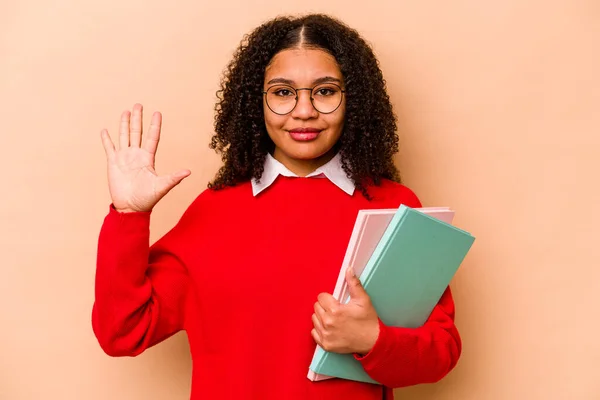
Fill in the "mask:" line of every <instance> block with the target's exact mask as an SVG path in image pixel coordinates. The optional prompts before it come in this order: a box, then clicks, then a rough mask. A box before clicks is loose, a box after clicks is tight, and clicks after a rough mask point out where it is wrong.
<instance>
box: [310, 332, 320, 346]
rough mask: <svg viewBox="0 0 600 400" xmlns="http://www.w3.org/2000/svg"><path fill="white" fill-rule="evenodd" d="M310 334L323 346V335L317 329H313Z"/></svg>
mask: <svg viewBox="0 0 600 400" xmlns="http://www.w3.org/2000/svg"><path fill="white" fill-rule="evenodd" d="M310 335H311V336H312V338H313V340H314V341H315V343H317V344H318V345H319V346H321V347H323V341H322V340H321V336H319V333H318V332H317V330H316V329H313V330H311V331H310Z"/></svg>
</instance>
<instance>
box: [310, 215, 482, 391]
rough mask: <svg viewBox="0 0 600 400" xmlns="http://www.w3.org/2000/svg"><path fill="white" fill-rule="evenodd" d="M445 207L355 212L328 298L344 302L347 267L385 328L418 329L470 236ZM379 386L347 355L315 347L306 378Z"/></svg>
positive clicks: (469, 242)
mask: <svg viewBox="0 0 600 400" xmlns="http://www.w3.org/2000/svg"><path fill="white" fill-rule="evenodd" d="M454 214H455V212H454V210H451V209H450V208H447V207H423V208H410V207H407V206H404V205H401V206H400V207H399V208H397V209H375V210H360V211H359V212H358V216H357V218H356V222H355V225H354V229H353V231H352V235H351V237H350V241H349V243H348V248H347V250H346V255H345V257H344V261H343V263H342V267H341V269H340V273H339V277H338V280H337V284H336V286H335V289H334V292H333V296H334V297H335V298H336V299H337V300H338V301H340V302H341V303H342V304H344V303H347V302H348V301H349V300H350V296H349V293H348V288H347V283H346V280H345V274H346V270H347V268H353V269H354V273H355V274H356V276H358V277H359V279H360V281H361V283H362V285H363V287H364V289H365V291H366V292H367V293H368V295H369V297H370V298H371V302H372V303H373V306H374V307H375V310H376V311H377V314H378V316H379V318H380V319H381V321H382V322H383V323H384V324H386V325H388V326H395V327H406V328H417V327H419V326H421V325H423V324H424V323H425V322H426V321H427V318H428V317H429V315H430V314H431V312H432V311H433V308H434V307H435V306H436V304H437V303H438V301H439V299H440V298H441V296H442V294H443V293H444V291H445V290H446V288H447V287H448V285H449V284H450V281H451V280H452V278H453V277H454V275H455V273H456V271H457V270H458V268H459V266H460V264H461V263H462V261H463V259H464V258H465V256H466V255H467V253H468V252H469V250H470V248H471V246H472V245H473V242H474V240H475V238H474V237H473V236H472V235H471V234H470V233H468V232H466V231H464V230H461V229H459V228H457V227H455V226H453V225H452V221H453V219H454ZM330 378H343V379H350V380H355V381H360V382H369V383H379V382H376V381H374V380H373V379H371V378H370V377H369V375H367V373H366V372H365V371H364V369H363V368H362V365H361V364H360V362H359V361H357V360H356V359H355V358H354V357H353V356H352V355H351V354H338V353H331V352H327V351H325V350H323V349H322V348H321V347H320V346H317V347H316V349H315V354H314V356H313V359H312V362H311V364H310V366H309V371H308V379H310V380H312V381H320V380H324V379H330Z"/></svg>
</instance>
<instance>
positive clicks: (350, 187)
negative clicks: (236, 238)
mask: <svg viewBox="0 0 600 400" xmlns="http://www.w3.org/2000/svg"><path fill="white" fill-rule="evenodd" d="M279 175H282V176H288V177H298V175H296V174H294V173H293V172H292V171H290V170H289V169H287V168H286V167H285V166H284V165H283V164H282V163H280V162H279V161H277V160H276V159H275V158H274V157H273V156H272V155H271V154H267V157H266V158H265V167H264V171H263V174H262V176H261V177H260V183H258V182H257V181H256V179H252V194H253V195H254V196H256V195H258V194H259V193H260V192H262V191H263V190H265V189H267V188H268V187H269V186H271V185H272V184H273V182H275V179H277V177H278V176H279ZM324 177H326V178H327V179H329V180H330V181H331V182H332V183H333V184H335V185H336V186H337V187H339V188H340V189H342V190H343V191H344V192H346V193H348V194H349V195H350V196H352V194H353V193H354V189H355V187H354V182H352V180H351V179H350V178H348V175H346V173H345V172H344V170H343V169H342V161H341V156H340V154H339V153H338V154H336V155H335V156H334V157H333V158H332V159H331V160H329V162H327V163H326V164H325V165H323V166H321V167H319V168H317V169H316V170H315V171H313V172H311V173H310V174H308V175H306V178H324Z"/></svg>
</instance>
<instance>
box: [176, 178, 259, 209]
mask: <svg viewBox="0 0 600 400" xmlns="http://www.w3.org/2000/svg"><path fill="white" fill-rule="evenodd" d="M251 197H252V187H251V184H250V182H249V181H248V182H242V183H239V184H237V185H235V186H226V187H223V188H220V189H212V188H206V189H204V190H203V191H202V192H201V193H200V194H199V195H198V196H197V197H196V198H195V199H194V201H192V203H191V204H190V206H189V207H188V209H187V211H186V212H190V213H197V212H200V211H202V210H213V211H215V210H217V209H219V208H227V207H229V206H231V205H238V204H239V203H240V202H243V201H244V200H248V199H250V198H251Z"/></svg>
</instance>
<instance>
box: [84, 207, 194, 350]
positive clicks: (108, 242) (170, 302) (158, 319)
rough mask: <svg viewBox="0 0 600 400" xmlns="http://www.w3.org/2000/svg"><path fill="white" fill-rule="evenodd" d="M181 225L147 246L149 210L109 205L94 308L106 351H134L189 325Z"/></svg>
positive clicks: (95, 323) (100, 245) (102, 232)
mask: <svg viewBox="0 0 600 400" xmlns="http://www.w3.org/2000/svg"><path fill="white" fill-rule="evenodd" d="M183 225H184V224H183V223H182V221H180V222H179V224H178V225H177V226H175V227H174V228H173V229H172V230H171V231H169V232H168V233H167V234H166V235H165V236H163V237H162V238H160V239H159V240H158V241H157V242H156V243H155V244H154V245H153V246H149V233H150V228H149V226H150V212H134V213H120V212H118V211H116V210H115V209H114V207H113V206H112V205H111V206H110V209H109V212H108V215H107V216H106V217H105V219H104V223H103V224H102V227H101V230H100V235H99V239H98V251H97V265H96V277H95V301H94V304H93V308H92V328H93V331H94V334H95V335H96V338H97V340H98V342H99V344H100V347H101V348H102V349H103V350H104V352H105V353H106V354H108V355H110V356H113V357H119V356H136V355H139V354H141V353H142V352H143V351H145V350H146V349H147V348H149V347H152V346H154V345H155V344H157V343H159V342H161V341H163V340H165V339H166V338H168V337H170V336H172V335H174V334H175V333H177V332H178V331H180V330H182V329H185V319H184V317H185V315H186V305H187V297H188V292H189V286H190V284H189V277H188V274H187V271H186V268H185V266H184V264H183V262H182V259H181V257H180V254H178V251H177V247H178V245H177V244H178V242H181V241H183V239H182V235H183V234H184V228H183ZM184 239H185V238H184Z"/></svg>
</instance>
